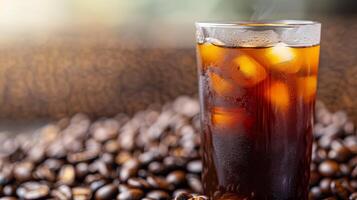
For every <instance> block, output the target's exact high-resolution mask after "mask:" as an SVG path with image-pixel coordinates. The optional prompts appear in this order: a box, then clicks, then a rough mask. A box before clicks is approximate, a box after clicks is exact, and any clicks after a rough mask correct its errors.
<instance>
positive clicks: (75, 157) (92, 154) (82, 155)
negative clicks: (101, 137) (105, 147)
mask: <svg viewBox="0 0 357 200" xmlns="http://www.w3.org/2000/svg"><path fill="white" fill-rule="evenodd" d="M98 155H99V152H98V151H97V150H88V151H83V152H79V153H72V154H69V155H68V156H67V160H68V161H69V162H70V163H79V162H88V161H91V160H94V159H95V158H97V157H98Z"/></svg>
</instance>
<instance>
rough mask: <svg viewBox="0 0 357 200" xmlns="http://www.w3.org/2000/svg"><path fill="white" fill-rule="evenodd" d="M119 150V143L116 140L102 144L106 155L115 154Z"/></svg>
mask: <svg viewBox="0 0 357 200" xmlns="http://www.w3.org/2000/svg"><path fill="white" fill-rule="evenodd" d="M119 150H120V145H119V142H118V141H116V140H108V141H106V142H105V144H104V151H105V152H108V153H117V152H118V151H119Z"/></svg>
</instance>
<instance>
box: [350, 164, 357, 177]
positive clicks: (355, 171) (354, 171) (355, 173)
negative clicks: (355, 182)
mask: <svg viewBox="0 0 357 200" xmlns="http://www.w3.org/2000/svg"><path fill="white" fill-rule="evenodd" d="M351 176H352V178H357V166H356V165H355V167H354V168H353V169H352V172H351Z"/></svg>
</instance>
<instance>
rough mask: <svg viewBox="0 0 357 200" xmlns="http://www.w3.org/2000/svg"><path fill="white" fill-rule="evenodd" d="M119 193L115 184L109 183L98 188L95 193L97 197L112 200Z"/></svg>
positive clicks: (99, 199)
mask: <svg viewBox="0 0 357 200" xmlns="http://www.w3.org/2000/svg"><path fill="white" fill-rule="evenodd" d="M117 194H118V188H117V187H116V186H115V185H114V184H108V185H105V186H103V187H101V188H99V189H98V191H97V192H96V193H95V199H98V200H110V199H114V198H115V196H116V195H117Z"/></svg>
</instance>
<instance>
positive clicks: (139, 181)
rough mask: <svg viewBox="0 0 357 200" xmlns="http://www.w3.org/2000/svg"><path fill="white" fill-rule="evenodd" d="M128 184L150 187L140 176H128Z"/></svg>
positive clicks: (137, 186)
mask: <svg viewBox="0 0 357 200" xmlns="http://www.w3.org/2000/svg"><path fill="white" fill-rule="evenodd" d="M128 185H129V186H130V187H134V188H140V189H148V188H150V185H149V183H148V182H147V181H146V180H144V179H142V178H130V179H129V180H128Z"/></svg>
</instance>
